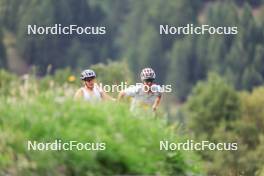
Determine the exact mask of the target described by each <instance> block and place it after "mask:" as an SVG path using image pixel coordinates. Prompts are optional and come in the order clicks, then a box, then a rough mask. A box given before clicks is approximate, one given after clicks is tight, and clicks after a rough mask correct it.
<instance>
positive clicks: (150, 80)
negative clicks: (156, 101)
mask: <svg viewBox="0 0 264 176" xmlns="http://www.w3.org/2000/svg"><path fill="white" fill-rule="evenodd" d="M143 81H144V82H148V83H152V82H153V81H154V79H144V80H143Z"/></svg>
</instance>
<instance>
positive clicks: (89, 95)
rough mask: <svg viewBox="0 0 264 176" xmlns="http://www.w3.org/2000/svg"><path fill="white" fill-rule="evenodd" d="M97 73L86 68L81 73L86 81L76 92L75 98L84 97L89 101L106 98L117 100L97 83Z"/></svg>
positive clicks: (82, 78)
mask: <svg viewBox="0 0 264 176" xmlns="http://www.w3.org/2000/svg"><path fill="white" fill-rule="evenodd" d="M95 77H96V74H95V72H94V71H93V70H84V71H83V72H82V73H81V77H80V78H81V80H83V81H84V87H81V88H80V89H79V90H78V91H77V92H76V93H75V96H74V98H75V99H83V100H85V101H89V102H98V101H101V100H104V99H110V100H115V99H114V98H112V97H111V96H109V95H108V94H106V93H105V92H104V91H103V90H102V89H101V88H100V87H99V86H98V85H97V84H96V83H95Z"/></svg>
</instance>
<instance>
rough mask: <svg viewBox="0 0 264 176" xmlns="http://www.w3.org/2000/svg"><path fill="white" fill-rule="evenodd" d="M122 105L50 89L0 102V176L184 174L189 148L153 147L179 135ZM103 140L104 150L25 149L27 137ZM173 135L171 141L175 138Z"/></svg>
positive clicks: (193, 165)
mask: <svg viewBox="0 0 264 176" xmlns="http://www.w3.org/2000/svg"><path fill="white" fill-rule="evenodd" d="M128 109H129V108H128V107H127V105H125V104H118V103H114V104H113V103H103V104H97V105H90V104H88V103H84V102H74V101H73V100H71V99H67V98H65V97H58V96H56V93H54V92H53V91H46V92H43V93H40V94H39V95H37V96H34V97H31V98H28V99H23V100H20V101H18V100H16V101H15V100H13V99H3V101H2V100H1V101H0V112H1V116H0V152H1V155H0V170H1V172H0V175H5V174H11V175H27V176H28V175H113V174H154V175H187V174H192V173H193V174H196V173H197V172H198V170H199V169H198V167H197V164H198V163H197V161H196V160H197V159H196V158H195V155H194V154H192V153H189V152H188V153H187V152H186V153H185V152H182V151H176V152H169V151H160V150H159V141H160V140H164V139H168V140H169V141H173V142H177V141H178V140H180V138H179V137H178V136H177V134H176V133H175V131H173V130H172V129H171V128H168V127H167V126H166V124H165V122H164V121H163V120H161V119H154V118H153V117H148V116H147V115H144V116H143V117H138V116H135V115H134V114H132V113H131V112H130V111H129V110H128ZM56 139H58V140H62V141H63V142H67V141H70V140H75V141H78V142H105V143H106V150H104V151H92V152H91V151H76V150H73V151H28V150H27V141H28V140H32V141H33V140H36V141H38V142H54V141H55V140H56ZM176 139H177V141H176Z"/></svg>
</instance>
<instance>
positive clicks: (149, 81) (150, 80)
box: [143, 79, 154, 87]
mask: <svg viewBox="0 0 264 176" xmlns="http://www.w3.org/2000/svg"><path fill="white" fill-rule="evenodd" d="M153 81H154V79H145V80H144V81H143V84H144V85H147V86H149V87H151V86H152V84H153Z"/></svg>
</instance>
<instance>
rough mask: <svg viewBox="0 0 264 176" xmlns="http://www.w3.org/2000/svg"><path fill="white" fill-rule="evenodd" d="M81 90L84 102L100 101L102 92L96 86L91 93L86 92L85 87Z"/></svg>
mask: <svg viewBox="0 0 264 176" xmlns="http://www.w3.org/2000/svg"><path fill="white" fill-rule="evenodd" d="M81 89H82V92H83V98H84V100H85V101H90V102H94V101H101V100H102V94H101V92H102V91H101V90H100V88H99V87H98V86H96V85H95V86H94V88H93V91H92V92H88V90H87V89H86V88H85V87H82V88H81Z"/></svg>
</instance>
